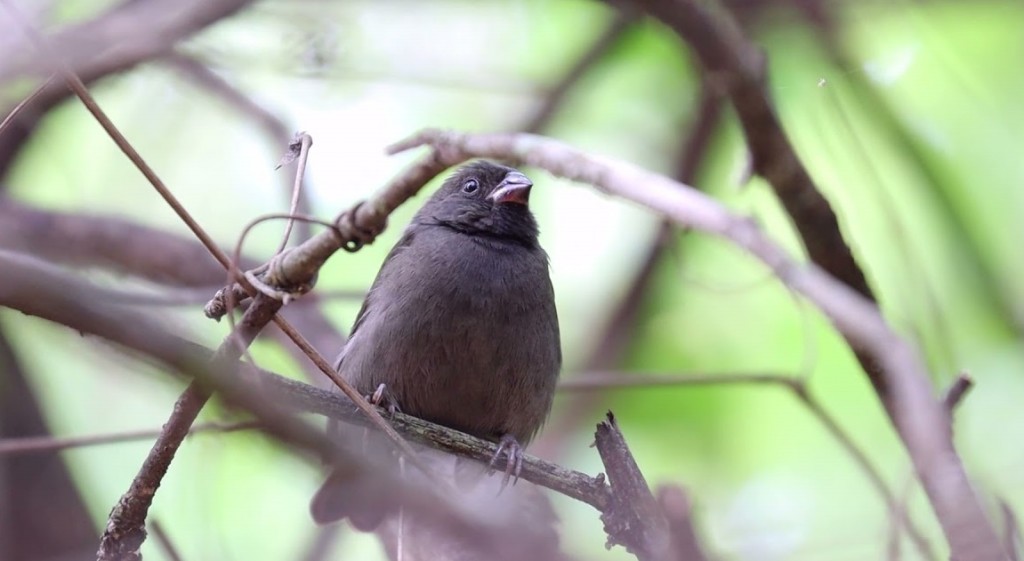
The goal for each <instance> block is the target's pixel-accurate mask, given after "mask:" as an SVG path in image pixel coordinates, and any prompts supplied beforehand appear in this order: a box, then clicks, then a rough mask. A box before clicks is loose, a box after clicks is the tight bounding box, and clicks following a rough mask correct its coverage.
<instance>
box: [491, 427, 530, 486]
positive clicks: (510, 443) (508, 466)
mask: <svg viewBox="0 0 1024 561" xmlns="http://www.w3.org/2000/svg"><path fill="white" fill-rule="evenodd" d="M502 453H504V454H505V470H504V472H505V476H504V477H502V479H501V489H500V490H499V491H498V492H499V493H500V492H501V491H504V490H505V487H508V482H509V480H510V479H512V477H515V481H513V482H512V484H513V485H515V484H516V483H518V482H519V474H521V473H522V471H523V447H522V446H520V445H519V441H518V440H516V438H515V437H514V436H512V435H510V434H506V435H504V436H502V437H501V440H499V441H498V450H497V451H496V452H495V453H494V457H492V458H491V461H490V463H489V464H487V466H488V467H489V468H491V470H493V469H494V466H495V464H497V463H498V459H499V458H501V454H502Z"/></svg>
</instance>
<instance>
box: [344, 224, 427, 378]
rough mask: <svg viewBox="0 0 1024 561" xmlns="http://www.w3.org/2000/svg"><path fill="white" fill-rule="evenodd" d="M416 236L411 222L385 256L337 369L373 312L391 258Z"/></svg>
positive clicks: (353, 325) (349, 335) (407, 245)
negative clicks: (376, 294) (360, 328)
mask: <svg viewBox="0 0 1024 561" xmlns="http://www.w3.org/2000/svg"><path fill="white" fill-rule="evenodd" d="M414 237H415V229H414V224H410V225H409V227H408V228H406V229H405V231H404V232H403V233H402V237H400V238H399V239H398V242H396V243H395V246H394V247H392V248H391V251H389V252H388V255H387V257H385V258H384V263H383V264H382V265H381V267H380V271H378V272H377V278H376V279H374V281H373V284H372V285H370V290H369V291H368V292H367V293H366V298H364V299H363V305H362V306H360V308H359V313H357V314H356V321H355V322H354V323H353V324H352V330H351V331H349V334H348V341H346V343H345V346H344V347H342V348H341V353H339V354H338V358H336V359H334V369H335V370H338V371H340V370H341V363H342V361H344V360H345V354H346V352H347V351H349V350H350V349H351V348H352V346H353V342H354V341H355V340H356V335H357V334H358V333H359V326H361V325H362V324H363V323H364V322H365V321H366V318H367V317H370V315H372V313H373V312H372V308H373V297H374V292H375V291H376V290H377V287H378V286H379V285H380V282H381V279H382V278H384V276H386V275H387V267H388V263H390V262H391V260H392V259H393V258H394V257H395V256H396V255H398V254H399V253H401V252H402V251H403V250H404V249H405V248H407V247H409V245H410V244H411V243H412V240H413V238H414Z"/></svg>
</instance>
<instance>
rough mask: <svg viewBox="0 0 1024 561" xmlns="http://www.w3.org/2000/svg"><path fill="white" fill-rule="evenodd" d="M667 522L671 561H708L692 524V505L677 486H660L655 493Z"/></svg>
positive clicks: (685, 494)
mask: <svg viewBox="0 0 1024 561" xmlns="http://www.w3.org/2000/svg"><path fill="white" fill-rule="evenodd" d="M655 494H656V496H657V498H658V504H659V505H660V506H661V511H662V512H663V513H665V519H666V520H668V527H669V535H670V536H671V543H670V546H669V549H670V551H669V557H668V558H669V559H671V560H672V561H708V555H707V554H706V553H704V548H703V547H702V546H701V543H700V539H699V538H698V537H697V529H696V528H695V527H694V524H693V505H692V504H691V502H690V497H689V495H688V494H687V492H686V490H685V489H683V488H682V487H680V486H678V485H661V486H659V487H658V489H657V491H656V492H655Z"/></svg>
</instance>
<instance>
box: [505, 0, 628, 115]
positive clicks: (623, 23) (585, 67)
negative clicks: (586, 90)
mask: <svg viewBox="0 0 1024 561" xmlns="http://www.w3.org/2000/svg"><path fill="white" fill-rule="evenodd" d="M636 21H637V17H636V14H634V13H627V12H625V11H622V10H619V11H617V12H616V14H615V15H614V16H613V18H612V21H611V23H609V24H608V26H607V27H606V28H605V29H604V30H603V31H602V32H601V33H600V34H599V35H598V36H597V38H596V39H595V40H594V42H593V43H592V44H591V45H590V46H589V47H588V48H587V50H586V51H584V52H583V54H582V55H581V56H580V57H579V58H578V59H576V61H575V62H573V64H572V65H570V66H569V69H568V70H567V71H566V72H565V73H564V74H563V75H562V77H561V79H559V80H558V82H557V83H555V85H554V86H553V87H551V88H549V89H548V92H547V94H546V95H545V96H544V99H543V100H542V101H541V103H540V106H539V107H538V109H537V111H536V112H535V113H534V114H533V116H531V117H530V120H529V121H528V122H527V123H526V125H525V126H523V128H522V130H523V132H529V133H539V132H542V131H543V130H544V129H545V128H547V126H548V124H549V123H550V122H551V120H552V119H553V118H554V116H555V115H557V114H558V111H559V110H560V109H561V108H562V105H564V104H565V100H566V98H567V97H568V95H569V93H570V92H571V91H572V90H573V88H574V87H575V86H576V85H577V84H578V83H579V82H580V80H582V79H583V77H585V76H586V75H587V73H588V72H590V70H591V69H592V68H593V67H594V66H596V65H597V63H599V62H600V61H601V59H603V58H604V57H605V55H607V54H608V52H609V51H611V50H612V48H613V47H615V45H617V44H618V43H619V41H620V40H621V39H622V37H623V36H624V35H625V34H626V32H627V31H628V30H629V29H630V28H632V27H633V24H634V23H636Z"/></svg>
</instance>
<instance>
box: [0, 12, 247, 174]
mask: <svg viewBox="0 0 1024 561" xmlns="http://www.w3.org/2000/svg"><path fill="white" fill-rule="evenodd" d="M251 3H252V0H125V1H123V2H120V3H118V4H117V5H115V6H113V7H112V8H110V9H109V10H106V11H104V12H103V13H101V14H99V15H97V16H95V17H93V18H91V19H88V20H86V21H83V22H81V23H75V24H73V25H69V26H66V27H63V28H61V29H59V30H57V31H54V32H52V33H49V34H48V35H47V40H48V41H49V42H50V43H51V44H52V45H53V48H54V50H55V51H56V52H57V53H58V54H59V55H60V56H61V57H64V59H65V60H66V61H67V62H68V64H69V65H70V66H71V67H72V68H73V69H74V70H75V72H76V73H77V74H78V75H79V76H80V77H81V78H82V81H83V82H85V83H89V84H91V83H93V82H95V81H96V80H99V79H101V78H103V77H106V76H109V75H111V74H115V73H117V72H122V71H124V70H128V69H130V68H132V67H134V66H136V65H138V64H140V63H143V62H146V61H148V60H151V59H153V58H155V57H158V56H160V55H162V54H164V53H166V52H169V51H170V50H171V49H173V48H174V46H175V45H177V44H178V43H179V42H180V41H181V40H183V39H185V38H187V37H189V36H191V35H192V34H194V33H196V32H198V31H201V30H203V29H205V28H206V27H208V26H209V25H212V24H213V23H216V22H217V21H220V20H222V19H224V18H226V17H229V16H231V15H233V14H235V13H237V12H238V11H239V10H241V9H243V8H245V7H246V6H248V5H249V4H251ZM5 27H7V26H5ZM10 35H11V36H10V37H7V38H5V39H10V40H11V41H15V40H16V39H15V37H16V36H17V34H10ZM8 54H9V55H10V56H7V55H8ZM51 72H52V65H51V64H50V63H49V61H47V60H46V57H45V56H44V55H43V54H41V53H39V52H37V51H35V50H34V49H32V48H29V47H28V46H27V45H15V46H14V47H13V48H11V49H9V50H8V51H6V52H5V56H4V57H2V58H0V84H4V85H6V84H9V83H11V82H13V81H14V80H17V79H22V78H25V77H30V76H46V75H48V74H50V73H51ZM68 95H69V92H68V90H67V88H66V87H64V84H63V81H62V80H52V81H50V83H48V84H47V85H46V86H45V87H42V88H40V93H39V94H38V96H37V97H36V98H35V99H34V100H33V101H32V102H31V103H28V104H27V106H26V107H25V108H24V111H21V112H20V114H19V116H18V117H17V119H15V121H14V122H13V123H12V127H10V128H9V130H7V131H6V132H5V133H4V134H2V135H0V177H2V176H4V175H6V173H7V171H8V170H9V169H10V166H11V164H12V163H13V162H14V159H15V158H16V156H17V154H18V152H19V148H20V147H21V146H22V145H23V144H24V142H25V140H26V139H27V138H28V137H29V136H30V135H31V134H32V131H33V130H34V129H35V127H36V125H37V124H38V123H39V122H40V120H41V119H42V117H43V116H45V115H46V114H47V113H48V112H49V110H50V109H52V108H53V107H55V106H56V105H57V104H58V103H60V102H61V101H63V100H64V99H66V98H67V97H68ZM9 112H10V111H9V108H0V113H3V114H5V115H6V114H7V113H9Z"/></svg>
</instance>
